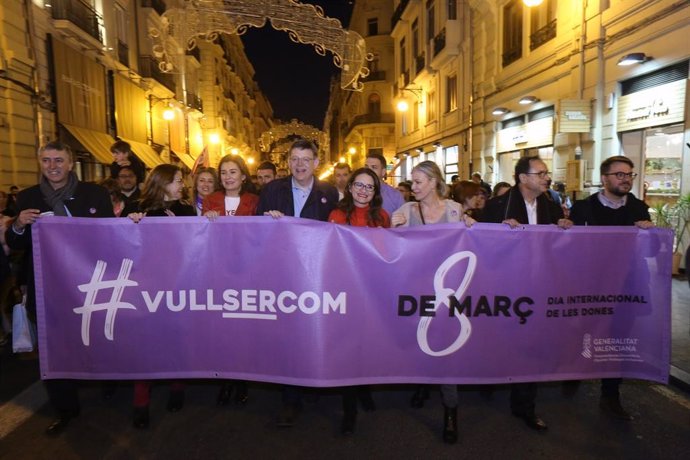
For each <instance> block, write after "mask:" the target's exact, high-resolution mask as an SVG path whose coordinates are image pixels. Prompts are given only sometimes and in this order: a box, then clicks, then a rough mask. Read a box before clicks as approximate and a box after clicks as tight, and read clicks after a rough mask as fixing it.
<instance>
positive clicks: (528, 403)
mask: <svg viewBox="0 0 690 460" xmlns="http://www.w3.org/2000/svg"><path fill="white" fill-rule="evenodd" d="M549 180H550V176H549V170H548V169H547V167H546V164H545V163H544V162H543V161H542V160H541V159H540V158H539V157H538V156H532V157H523V158H520V159H519V160H518V162H517V163H516V164H515V186H514V187H512V188H511V189H510V190H509V191H508V192H507V193H504V194H503V195H501V196H497V197H496V198H493V199H491V200H489V201H488V202H487V203H486V207H485V208H484V212H483V213H482V215H481V218H482V222H495V223H504V224H508V225H510V227H511V228H516V227H518V226H520V225H537V224H557V225H558V226H559V227H562V228H568V227H571V226H572V224H573V223H572V222H570V221H569V220H567V219H564V218H563V210H562V209H561V207H560V206H558V205H557V204H556V203H554V202H553V201H552V200H551V199H549V197H547V196H546V194H545V192H546V190H547V188H548V183H549ZM536 398H537V384H536V383H533V382H528V383H516V384H513V385H511V391H510V408H511V411H512V413H513V415H515V416H516V417H519V418H521V419H523V420H524V421H525V423H526V424H527V426H529V427H530V428H532V429H534V430H538V431H542V430H546V428H547V425H546V423H545V422H544V421H543V420H542V419H541V418H539V417H538V416H537V415H536V413H535V400H536Z"/></svg>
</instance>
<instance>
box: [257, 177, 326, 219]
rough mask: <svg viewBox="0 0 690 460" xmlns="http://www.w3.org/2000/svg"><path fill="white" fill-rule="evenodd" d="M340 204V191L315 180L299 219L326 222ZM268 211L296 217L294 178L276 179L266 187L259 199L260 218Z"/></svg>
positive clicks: (258, 211) (258, 210)
mask: <svg viewBox="0 0 690 460" xmlns="http://www.w3.org/2000/svg"><path fill="white" fill-rule="evenodd" d="M337 203H338V190H337V189H336V188H335V187H334V186H332V185H331V184H328V183H326V182H321V181H319V180H318V179H317V178H314V185H313V187H312V189H311V193H310V194H309V196H308V197H307V201H306V202H305V203H304V208H302V212H301V213H300V215H299V217H302V218H304V219H314V220H321V221H324V222H326V221H327V220H328V215H329V214H330V213H331V211H332V210H333V209H334V208H335V205H336V204H337ZM266 211H280V212H282V213H283V214H285V215H286V216H294V215H295V205H294V200H293V199H292V176H287V177H284V178H282V179H276V180H274V181H271V182H269V183H268V185H266V186H264V188H263V190H261V196H260V197H259V206H258V208H257V210H256V214H257V215H258V216H263V214H264V212H266Z"/></svg>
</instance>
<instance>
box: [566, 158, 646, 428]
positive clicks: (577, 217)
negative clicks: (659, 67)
mask: <svg viewBox="0 0 690 460" xmlns="http://www.w3.org/2000/svg"><path fill="white" fill-rule="evenodd" d="M634 167H635V165H634V163H633V162H632V160H630V158H627V157H624V156H613V157H610V158H607V159H606V160H604V161H603V162H602V163H601V166H600V167H599V173H600V175H601V183H602V185H603V187H604V188H603V189H602V190H601V191H600V192H597V193H595V194H593V195H590V196H589V197H587V198H585V199H584V200H578V201H576V202H575V204H574V205H573V208H572V209H571V210H570V220H572V221H573V222H574V223H575V225H635V226H636V227H639V228H642V229H648V228H652V227H654V224H653V223H652V221H651V217H650V215H649V207H648V206H647V205H646V204H645V202H644V201H642V200H639V199H637V198H636V197H635V196H634V195H633V194H632V193H630V190H631V189H632V182H633V180H634V179H635V177H637V174H636V173H634V172H633V168H634ZM621 381H622V379H602V380H601V399H600V400H599V407H600V408H601V410H602V411H603V412H604V413H605V414H607V415H609V416H611V417H613V418H616V419H619V420H633V416H632V415H630V414H629V413H628V411H626V410H625V409H624V408H623V406H621V402H620V391H619V387H620V384H621ZM571 385H572V383H571Z"/></svg>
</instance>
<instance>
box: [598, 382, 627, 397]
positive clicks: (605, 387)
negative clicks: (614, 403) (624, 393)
mask: <svg viewBox="0 0 690 460" xmlns="http://www.w3.org/2000/svg"><path fill="white" fill-rule="evenodd" d="M622 381H623V379H601V396H602V398H618V397H619V396H620V393H619V390H618V388H619V387H620V386H621V382H622Z"/></svg>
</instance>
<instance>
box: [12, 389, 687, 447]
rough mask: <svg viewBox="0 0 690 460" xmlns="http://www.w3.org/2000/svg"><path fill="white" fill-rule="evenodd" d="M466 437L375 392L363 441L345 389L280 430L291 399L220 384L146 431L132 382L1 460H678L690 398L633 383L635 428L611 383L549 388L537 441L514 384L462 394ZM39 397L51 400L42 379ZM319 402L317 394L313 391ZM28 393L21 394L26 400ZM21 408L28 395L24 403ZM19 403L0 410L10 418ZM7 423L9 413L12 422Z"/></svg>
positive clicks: (156, 392) (434, 414) (42, 414)
mask: <svg viewBox="0 0 690 460" xmlns="http://www.w3.org/2000/svg"><path fill="white" fill-rule="evenodd" d="M461 388H462V390H463V391H462V392H461V399H460V401H461V402H460V407H459V420H460V439H459V442H458V443H457V444H456V445H445V444H443V442H442V440H441V429H442V420H441V419H442V413H443V409H442V406H441V400H440V394H439V392H438V391H437V390H434V391H432V396H431V399H430V400H429V401H427V404H426V405H425V406H424V408H422V409H413V408H411V407H409V397H410V395H411V393H412V390H411V388H410V387H409V386H402V385H401V386H385V387H374V392H373V393H374V399H375V400H376V403H377V410H376V411H375V412H367V413H364V412H362V411H360V413H359V418H358V423H357V431H356V432H355V434H354V435H353V436H349V437H343V436H342V435H340V433H339V424H340V416H341V415H342V411H341V406H340V396H339V393H338V392H337V390H334V389H322V390H316V391H315V392H312V393H315V394H318V395H319V397H318V400H316V401H313V399H315V398H313V397H311V398H306V399H307V400H309V401H310V402H306V403H305V406H304V409H303V411H302V412H301V413H300V415H299V417H298V418H297V421H296V425H295V426H294V427H293V428H287V429H285V428H282V429H281V428H277V427H275V424H274V417H275V414H276V412H277V410H278V409H279V407H280V391H279V390H278V388H277V387H276V386H274V385H269V384H252V385H251V386H250V400H249V402H248V403H247V405H246V406H244V407H236V406H233V405H230V406H227V407H216V405H215V398H216V394H217V391H218V385H217V383H216V382H212V381H206V382H194V383H190V385H188V387H187V392H186V394H187V401H186V404H185V407H184V408H183V409H182V411H180V412H178V413H169V412H167V411H166V410H165V404H166V401H167V394H168V386H167V385H166V384H158V385H156V386H154V389H153V398H152V405H151V425H150V427H149V428H148V429H147V430H137V429H135V428H134V427H132V421H131V413H132V410H131V400H132V389H131V385H130V384H127V383H121V384H119V385H118V387H117V391H116V393H115V395H114V396H113V398H112V399H110V400H107V401H104V400H103V399H102V391H101V386H100V384H99V383H98V382H91V383H88V384H87V386H86V387H84V388H82V390H81V392H80V396H81V403H82V413H81V415H80V417H78V418H77V419H75V420H74V421H73V422H72V423H71V424H70V425H69V426H68V428H67V429H66V431H65V432H64V433H63V434H62V435H61V436H59V437H57V438H50V437H47V436H45V435H44V433H43V432H44V430H45V428H46V426H47V425H48V424H49V423H50V421H51V419H52V416H53V412H52V410H51V409H50V408H49V406H48V405H44V406H43V407H42V408H40V409H39V410H38V411H36V412H33V413H32V414H31V416H30V417H29V418H28V419H27V420H26V421H24V422H23V423H21V424H19V425H18V426H17V427H16V428H14V429H13V430H12V431H10V432H9V433H7V434H5V435H4V437H2V438H0V459H12V460H15V459H51V460H52V459H61V460H62V459H92V458H93V459H96V458H104V459H130V458H140V459H202V458H203V459H216V458H219V459H220V458H281V459H283V458H284V459H292V458H327V459H329V460H332V459H340V458H352V457H358V458H377V459H379V458H383V459H386V458H396V459H407V458H420V459H421V458H424V459H426V458H478V459H493V458H497V459H498V458H500V459H506V458H510V459H522V458H530V459H533V458H549V459H582V458H588V459H612V458H625V459H645V460H649V459H676V458H688V454H690V398H689V397H688V394H687V393H684V392H682V391H680V390H676V389H675V388H674V387H668V386H665V385H654V384H650V383H647V382H639V381H626V382H625V383H624V384H623V385H622V387H621V388H622V391H623V394H624V396H623V398H624V405H625V406H626V408H627V409H628V410H629V411H630V412H631V413H633V414H634V415H635V420H634V421H632V422H623V421H617V420H612V419H610V418H608V417H607V416H605V415H603V414H602V413H601V412H600V410H599V408H598V399H599V383H598V382H597V381H587V382H583V384H582V385H580V388H579V390H578V392H577V393H576V394H575V395H574V396H571V397H567V396H565V395H564V394H563V390H562V386H561V385H560V383H556V382H553V383H548V384H543V385H542V386H541V388H540V391H539V397H538V402H537V412H538V414H539V415H541V416H542V417H543V418H544V419H545V420H546V421H547V422H548V424H549V430H548V431H547V432H544V433H537V432H534V431H532V430H530V429H529V428H528V427H527V426H526V425H525V424H524V423H523V422H522V421H521V420H519V419H517V418H515V417H513V416H511V415H510V411H509V407H508V406H509V404H508V395H509V390H508V387H506V386H501V387H497V388H496V390H495V391H494V393H493V395H492V398H491V399H490V400H487V399H486V397H485V396H484V395H482V394H481V393H480V392H479V391H478V390H477V388H475V387H469V386H465V387H461ZM27 391H28V392H33V396H30V397H27V398H25V402H23V403H21V404H29V403H28V402H27V401H28V400H30V399H33V400H36V399H39V400H40V399H41V398H43V400H45V394H43V395H42V396H41V393H42V392H43V388H42V385H41V384H40V382H38V383H36V384H35V385H33V386H31V387H29V389H28V390H27ZM310 394H311V393H310ZM20 396H21V395H20ZM19 399H21V398H19ZM17 400H18V399H17V398H15V399H14V400H13V401H11V402H10V403H7V404H5V405H4V406H3V407H2V408H0V410H2V411H6V410H7V409H11V410H10V412H12V411H16V410H17V409H18V408H17V407H14V408H11V407H9V406H12V405H13V404H14V403H15V402H16V401H17ZM6 422H7V421H6V420H5V421H2V415H1V414H0V423H6Z"/></svg>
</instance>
